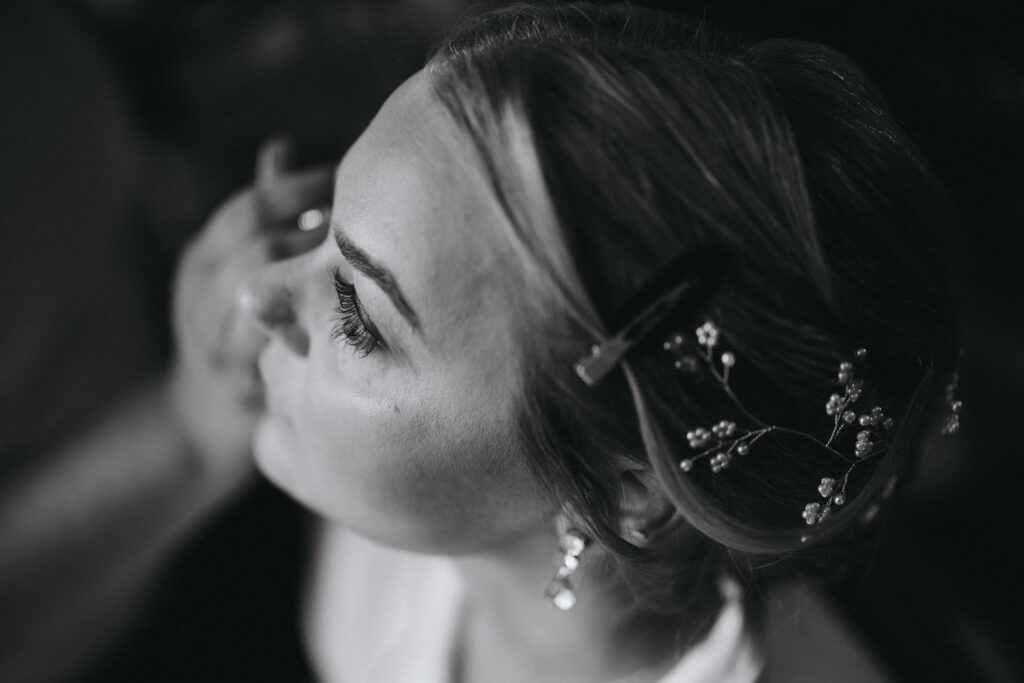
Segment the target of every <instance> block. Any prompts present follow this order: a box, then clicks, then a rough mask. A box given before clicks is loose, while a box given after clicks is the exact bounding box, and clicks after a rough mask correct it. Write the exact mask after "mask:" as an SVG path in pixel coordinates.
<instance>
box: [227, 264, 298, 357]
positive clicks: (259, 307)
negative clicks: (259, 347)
mask: <svg viewBox="0 0 1024 683" xmlns="http://www.w3.org/2000/svg"><path fill="white" fill-rule="evenodd" d="M297 260H300V259H287V260H285V261H278V262H275V263H271V264H269V265H266V266H264V267H262V268H261V269H260V270H259V271H258V272H256V273H254V274H253V275H252V276H250V278H249V279H248V280H247V281H246V282H245V284H244V285H243V286H242V288H241V290H240V291H239V294H238V305H239V308H241V310H242V311H244V312H245V313H246V314H247V315H248V316H250V317H251V318H252V319H253V320H255V321H256V323H257V324H258V325H259V326H260V327H261V328H263V330H264V331H265V332H266V333H267V334H268V335H270V336H273V337H277V338H278V339H280V340H281V341H283V342H284V343H285V345H286V346H287V347H288V348H290V349H291V350H292V351H293V352H295V353H296V354H297V355H299V356H305V355H306V354H307V353H308V352H309V333H308V331H307V330H306V328H305V327H304V325H303V323H302V321H301V318H300V316H299V314H298V306H297V304H298V303H299V301H298V297H299V296H300V294H299V289H298V288H297V287H296V284H297V282H296V275H297V273H295V272H294V263H293V262H294V261H297Z"/></svg>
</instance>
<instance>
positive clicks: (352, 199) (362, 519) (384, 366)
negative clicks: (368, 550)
mask: <svg viewBox="0 0 1024 683" xmlns="http://www.w3.org/2000/svg"><path fill="white" fill-rule="evenodd" d="M473 159H474V157H473V155H472V153H471V151H470V148H469V146H468V142H467V141H466V140H465V139H464V138H463V136H462V135H461V134H459V132H458V131H457V129H456V128H455V126H454V124H453V123H452V122H451V121H450V120H449V119H448V118H447V116H446V114H445V113H444V110H443V108H442V106H441V104H440V103H439V102H437V101H436V100H435V98H434V96H433V95H432V93H431V91H430V87H429V83H428V81H427V77H426V76H425V75H424V73H423V72H421V73H419V74H417V75H416V76H414V77H413V78H411V79H410V80H409V81H407V82H406V83H405V84H404V85H403V86H402V87H401V88H399V89H398V90H397V91H396V92H395V93H394V94H393V95H392V96H391V98H390V99H389V100H388V101H387V103H386V104H385V105H384V107H383V108H382V109H381V111H380V113H379V114H378V115H377V117H376V118H375V119H374V120H373V122H372V123H371V124H370V127H369V128H368V129H367V130H366V132H365V133H364V134H363V136H362V137H361V138H360V139H359V140H358V142H356V144H355V145H354V146H353V147H352V148H351V149H350V150H349V152H348V154H347V155H346V156H345V159H344V160H343V161H342V163H341V166H340V167H339V169H338V173H337V180H336V184H335V190H334V203H333V208H332V220H331V222H332V225H331V228H330V232H329V234H328V235H327V238H326V239H325V241H324V242H323V243H322V244H320V246H318V247H317V248H316V249H314V250H313V251H311V252H308V253H306V254H303V255H302V256H299V257H296V258H293V259H290V260H287V261H282V262H279V263H277V264H274V265H272V266H270V267H268V268H266V269H265V270H264V271H263V272H261V273H259V274H258V275H257V276H256V277H255V278H254V280H253V282H252V284H251V286H250V288H249V291H248V295H249V297H250V304H252V305H251V306H250V307H249V308H250V310H252V311H254V313H255V314H256V315H257V316H258V317H259V318H260V320H261V322H262V324H263V325H265V326H266V327H267V328H268V329H269V330H270V331H271V333H272V334H271V341H270V343H269V345H268V346H267V348H266V349H265V350H264V352H263V354H262V356H261V358H260V371H261V374H262V376H263V380H264V382H265V384H266V395H267V414H266V416H265V417H264V418H263V420H262V421H261V423H260V425H259V427H258V429H257V433H256V436H255V440H254V448H255V453H256V459H257V462H258V464H259V466H260V469H261V470H262V471H263V472H264V474H266V476H267V477H269V478H270V479H271V480H273V481H274V482H275V483H277V484H278V485H279V486H281V487H282V488H283V489H285V490H286V491H287V492H289V493H290V494H291V495H293V496H294V497H295V498H297V499H298V500H300V501H301V502H303V503H304V504H306V505H308V506H309V507H311V508H313V509H314V510H316V511H317V512H319V513H321V514H322V515H324V516H325V517H327V518H329V519H332V520H335V521H337V522H340V523H342V524H344V525H345V526H348V527H350V528H352V529H354V530H356V531H358V532H360V533H363V534H365V535H367V536H369V537H371V538H375V539H377V540H379V541H381V542H384V543H388V544H391V545H395V546H399V547H404V548H408V549H413V550H420V551H426V552H443V553H459V552H471V551H474V550H479V549H482V548H484V547H486V546H487V545H491V544H499V543H501V542H502V541H503V540H507V539H508V538H509V537H511V536H512V535H517V534H520V533H522V532H524V531H527V530H531V529H534V528H536V527H537V525H538V524H539V523H540V522H541V521H542V520H543V519H544V518H546V516H547V515H548V512H549V506H548V504H547V502H546V499H545V498H544V497H543V496H542V494H541V493H540V491H539V490H538V487H536V486H535V484H534V482H533V480H532V478H531V476H530V474H529V473H528V471H527V468H526V460H525V457H524V454H523V452H522V451H521V448H520V446H519V445H518V444H517V440H516V438H515V436H514V434H515V432H514V417H515V414H516V411H517V408H516V404H517V401H518V400H519V393H520V391H521V389H520V386H519V378H520V377H521V375H522V372H521V360H520V354H519V352H518V350H517V345H516V341H515V340H516V338H517V336H519V335H522V334H523V331H522V329H523V325H522V322H521V318H522V316H521V315H520V316H516V315H515V312H516V311H517V310H522V297H523V294H522V292H521V289H522V288H521V287H520V288H517V287H516V286H515V284H516V282H519V283H522V282H523V281H524V278H523V277H522V276H521V275H517V273H518V272H519V271H518V269H517V268H516V267H515V265H514V264H515V261H514V260H513V258H512V257H511V252H510V250H508V249H507V248H505V247H504V246H503V244H504V242H503V241H502V240H501V239H500V234H501V231H500V229H499V226H500V221H503V220H506V219H505V218H503V214H502V213H501V211H500V209H499V207H498V205H497V203H496V202H495V201H494V199H493V198H492V195H491V193H490V192H489V191H488V189H487V186H486V184H485V181H484V180H483V179H482V178H483V174H482V173H481V172H480V171H479V170H478V168H477V167H476V166H475V165H474V162H473ZM517 297H518V298H517Z"/></svg>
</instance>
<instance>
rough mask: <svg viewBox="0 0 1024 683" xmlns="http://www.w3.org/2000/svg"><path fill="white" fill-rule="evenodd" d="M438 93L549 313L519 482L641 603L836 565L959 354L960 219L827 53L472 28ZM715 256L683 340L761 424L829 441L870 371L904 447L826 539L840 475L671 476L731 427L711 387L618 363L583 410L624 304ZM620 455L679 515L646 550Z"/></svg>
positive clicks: (815, 465)
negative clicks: (838, 416) (622, 571)
mask: <svg viewBox="0 0 1024 683" xmlns="http://www.w3.org/2000/svg"><path fill="white" fill-rule="evenodd" d="M428 73H429V77H430V78H431V81H432V84H433V87H434V89H435V93H436V94H437V96H438V97H439V99H440V101H441V102H442V103H443V105H444V106H445V107H446V109H447V110H448V111H449V112H450V113H451V115H452V117H453V118H454V120H455V121H456V123H457V125H458V126H459V127H460V128H461V130H463V131H464V132H465V133H466V134H467V135H468V136H469V138H470V139H471V140H472V142H473V144H474V147H475V149H476V150H477V152H478V153H479V157H480V162H481V164H482V167H483V168H484V170H485V171H486V173H487V177H488V179H489V181H490V184H491V186H492V189H493V191H494V193H495V196H496V198H497V199H498V201H499V203H500V204H501V206H502V208H503V210H504V212H505V213H506V214H507V216H508V219H509V221H508V222H509V225H510V226H511V229H512V232H513V234H512V239H513V241H514V243H515V244H516V245H517V248H518V249H519V250H520V252H521V254H522V258H523V263H524V264H525V266H524V267H525V268H526V272H527V275H528V278H529V281H530V282H532V283H533V286H532V287H531V289H532V290H535V291H536V292H539V294H538V295H537V297H536V299H537V301H536V304H535V305H536V306H537V307H538V310H539V312H540V316H539V319H540V320H543V321H545V327H544V333H543V334H537V333H536V332H534V334H533V335H532V341H531V340H530V339H528V340H527V346H526V348H525V350H524V353H526V354H528V356H527V357H528V359H529V361H530V363H529V364H528V365H529V367H530V370H529V376H528V377H527V378H526V385H525V387H526V390H525V392H524V399H523V407H522V411H521V412H522V415H521V432H522V435H523V438H524V441H525V442H526V443H527V444H528V446H529V448H528V450H529V453H530V458H531V466H532V469H533V471H534V473H535V474H536V476H537V478H538V480H539V481H540V482H542V483H543V484H544V485H545V486H547V487H548V489H549V490H550V492H551V494H552V496H553V497H554V498H555V500H558V501H568V502H570V503H571V504H572V506H573V508H574V509H575V510H576V511H577V512H578V514H580V515H581V516H582V517H583V518H584V520H585V522H586V524H587V527H588V530H589V531H590V532H591V533H593V534H594V536H595V537H596V538H597V539H598V540H599V541H600V542H601V543H602V545H604V546H605V547H606V548H608V549H609V550H610V551H611V552H612V554H613V556H615V557H617V558H621V559H622V560H623V563H622V565H623V566H624V567H626V568H627V571H626V573H627V574H628V575H629V577H630V578H629V584H630V585H631V586H632V587H633V589H634V592H635V594H636V597H637V598H638V599H640V602H642V603H644V604H646V605H649V606H650V605H657V608H653V607H652V609H654V610H655V611H661V612H663V613H665V614H669V613H678V612H679V611H681V610H682V609H691V608H692V607H693V601H694V599H695V598H694V595H693V594H694V591H693V586H694V584H695V583H707V582H709V581H711V580H712V579H713V578H714V577H715V576H717V575H718V574H719V573H721V572H722V571H723V570H724V569H726V568H727V567H728V563H731V564H732V566H733V568H734V570H735V571H737V572H738V573H740V574H743V575H744V576H745V578H746V579H747V580H748V581H753V580H755V579H758V578H762V577H764V576H769V572H767V571H765V570H762V571H754V570H753V568H754V567H756V566H762V567H764V566H766V565H770V566H772V567H773V568H775V569H777V568H779V567H780V566H782V565H784V566H786V567H796V568H798V569H801V570H810V569H818V570H822V571H823V572H825V573H828V572H829V571H832V570H833V569H835V568H837V567H841V566H843V564H844V563H845V562H846V560H847V559H848V557H849V555H848V553H849V552H851V551H852V550H853V549H854V548H856V547H857V544H858V543H859V542H860V541H861V539H863V538H864V537H865V534H864V529H863V526H864V524H863V519H864V516H865V512H866V511H868V510H869V508H872V506H875V505H877V502H878V501H879V500H880V498H882V497H883V493H884V494H885V495H886V496H887V495H888V493H889V491H887V490H886V489H887V488H891V484H889V486H888V487H887V482H890V481H891V480H892V478H893V475H895V474H901V473H903V472H905V471H906V470H907V469H908V467H909V464H910V462H911V460H912V455H913V454H914V452H915V451H916V449H917V448H918V447H919V444H920V441H921V439H922V436H923V434H924V432H925V431H926V427H927V426H928V425H929V424H930V422H929V415H930V414H931V412H932V409H933V407H934V403H935V402H936V401H937V400H938V394H939V393H941V392H939V391H938V389H940V388H941V386H940V385H941V382H940V379H941V377H942V376H943V375H944V374H945V373H948V372H951V371H952V369H953V366H954V363H955V353H956V349H955V332H954V329H953V325H952V315H951V308H952V305H951V297H950V294H949V285H950V275H949V267H948V265H949V264H948V259H947V245H948V240H949V239H950V237H951V235H953V229H954V225H953V223H952V219H951V215H952V212H951V211H950V209H949V206H948V204H947V202H946V199H945V195H944V193H943V191H942V189H941V187H940V186H939V184H938V182H937V181H936V180H935V178H934V177H933V174H932V172H931V171H930V170H929V168H928V166H927V164H926V163H925V161H924V160H923V158H922V156H921V154H920V153H919V152H918V151H917V150H916V149H915V147H914V145H913V144H912V143H911V142H910V140H909V138H908V137H907V135H906V134H905V133H904V132H903V131H902V130H901V129H900V128H899V126H898V125H897V124H896V122H895V121H894V118H893V116H892V115H891V114H890V113H889V112H888V111H887V109H886V107H885V105H884V103H883V102H882V98H881V97H880V96H879V94H878V93H877V92H876V91H875V89H874V88H873V86H872V85H871V84H870V83H869V82H868V80H867V78H866V77H865V76H864V75H863V74H862V73H861V72H860V71H859V70H858V69H857V67H856V66H854V65H853V64H852V63H851V62H850V61H849V60H848V59H847V58H846V57H844V56H843V55H841V54H839V53H837V52H835V51H834V50H832V49H829V48H827V47H823V46H821V45H817V44H812V43H806V42H798V41H792V40H766V41H759V42H745V41H743V40H742V39H740V38H737V37H735V36H731V35H725V34H720V33H716V32H713V31H711V30H710V29H708V28H707V27H706V26H704V25H702V24H699V23H696V22H693V21H692V20H689V19H686V18H683V17H679V16H676V15H674V14H671V13H666V12H659V11H653V10H647V9H641V8H637V7H632V6H629V5H611V6H595V5H593V4H590V3H574V4H551V5H543V6H526V5H515V6H511V7H507V8H504V9H501V10H498V11H494V12H490V13H487V14H485V15H483V16H480V17H477V18H474V19H470V20H469V21H467V22H466V23H465V24H463V26H462V27H461V28H460V29H458V30H457V31H456V32H455V33H454V35H452V36H451V37H450V38H448V39H447V40H446V41H445V42H444V43H443V44H441V45H440V46H439V47H438V48H436V50H435V51H434V53H433V54H432V56H431V58H430V60H429V62H428ZM708 248H715V249H724V250H726V251H727V252H728V253H729V254H730V255H731V258H730V266H729V267H728V269H727V271H726V272H725V273H724V275H723V277H722V282H721V284H720V286H719V287H718V288H717V289H716V291H715V292H714V294H713V296H711V298H710V299H709V300H708V301H706V302H705V303H704V305H703V306H701V307H700V310H699V311H698V312H697V314H695V315H688V316H686V317H683V318H680V319H678V320H676V321H673V322H674V323H676V328H677V329H678V330H679V331H680V332H683V333H684V334H689V333H690V332H691V331H692V330H693V328H694V327H696V326H698V325H699V324H700V323H701V322H703V321H704V320H705V319H711V320H714V321H716V323H717V324H718V325H719V326H720V328H721V330H722V336H723V339H724V342H725V343H726V344H727V345H728V348H729V349H731V350H733V351H735V354H736V357H737V358H738V359H739V360H738V362H737V365H736V367H735V368H733V374H732V377H731V386H732V388H733V389H734V391H735V393H736V395H738V396H740V397H742V401H743V405H744V406H745V407H746V408H747V409H749V411H750V412H751V413H752V414H754V415H756V416H758V417H759V418H760V419H762V420H763V421H764V422H766V423H768V424H775V425H785V426H786V427H790V428H793V429H797V430H801V431H805V432H808V433H811V434H822V433H824V434H823V436H827V434H828V432H829V431H831V428H832V424H831V421H830V420H829V419H828V418H826V417H825V416H824V414H823V413H824V410H823V409H824V405H825V400H826V398H827V397H828V396H829V394H830V393H831V392H833V391H835V388H836V379H835V372H836V367H837V365H838V363H839V362H840V361H842V360H846V359H847V358H848V357H850V355H851V354H852V352H853V350H854V349H855V348H858V347H862V346H863V347H866V348H867V349H869V359H868V360H869V362H868V366H867V369H866V371H865V374H864V377H865V397H864V398H863V399H862V402H861V403H860V405H879V406H883V407H884V409H885V412H886V414H887V415H891V416H893V417H894V418H895V425H896V426H895V428H894V429H893V434H892V436H891V438H890V439H889V445H888V447H887V449H886V451H885V452H884V454H882V455H881V456H878V457H875V458H872V459H871V462H870V465H868V464H867V463H865V465H864V466H863V467H861V466H858V467H857V468H856V470H855V475H857V476H856V478H855V479H851V486H850V492H851V493H850V494H849V495H848V501H847V503H846V505H844V506H843V507H842V508H839V509H837V510H836V511H835V514H833V515H832V517H831V518H830V519H829V520H828V521H827V522H823V523H821V524H817V525H815V526H814V527H807V526H806V525H805V524H804V521H803V520H802V519H801V517H800V511H801V509H802V508H803V505H804V503H806V502H809V501H813V500H815V499H816V496H815V489H816V486H817V484H818V482H819V481H820V478H821V477H822V476H823V475H828V474H830V475H832V476H836V477H837V478H838V476H841V475H842V473H843V471H844V469H845V464H844V463H842V462H837V459H836V457H835V455H834V454H830V453H828V452H823V449H821V448H815V447H813V446H811V447H808V445H807V442H802V441H799V440H793V439H784V438H778V437H777V436H771V435H770V436H769V437H766V438H765V439H763V440H761V441H760V442H759V443H758V445H757V447H756V449H755V450H754V451H753V452H752V453H751V455H750V456H747V457H746V458H744V459H743V461H742V462H741V463H738V464H737V465H736V466H734V467H733V468H731V469H729V470H728V471H727V472H726V473H723V474H717V475H713V474H712V473H711V472H710V471H709V468H706V467H700V468H695V469H694V471H693V472H690V473H684V472H682V471H681V470H680V468H679V462H680V460H681V459H682V458H684V457H686V453H687V452H688V447H687V443H686V437H685V434H686V433H687V431H688V430H692V429H694V428H695V427H697V426H700V425H708V424H712V423H714V422H716V421H718V420H720V419H723V418H730V419H735V420H737V422H739V421H740V420H741V419H742V417H741V413H738V412H737V407H736V406H735V405H734V404H733V403H730V402H729V401H728V400H727V397H726V396H725V395H724V392H722V391H721V387H715V386H709V385H708V384H705V385H703V386H702V385H700V384H699V383H694V382H686V381H684V380H683V379H682V378H681V377H680V373H678V372H676V371H675V370H673V367H672V363H671V362H670V361H667V360H665V358H664V357H661V356H659V355H657V354H647V355H639V354H633V355H630V356H628V357H627V361H626V362H625V363H624V364H623V370H624V371H616V372H615V373H613V374H612V375H609V376H608V377H607V378H606V379H605V380H604V381H602V382H601V383H600V384H599V385H598V386H596V387H594V388H588V387H586V386H584V384H583V383H582V382H580V381H579V378H578V377H576V375H575V374H574V373H573V371H572V364H573V362H574V361H575V360H577V359H578V358H579V357H580V356H582V355H584V354H585V353H586V351H587V349H589V348H590V345H591V344H593V343H595V342H597V341H601V340H603V339H606V338H608V337H609V336H610V335H611V334H614V333H615V332H616V331H617V330H616V329H615V326H616V325H617V324H620V323H621V321H620V320H617V313H616V311H618V310H619V309H620V307H621V306H622V304H623V302H624V301H626V300H627V299H628V298H629V297H630V295H632V294H633V293H635V292H636V291H637V290H638V289H639V288H641V286H643V285H644V283H646V282H648V281H649V280H650V279H651V278H652V277H654V276H655V275H656V274H657V273H659V271H660V270H661V269H662V268H663V267H664V266H665V265H666V264H667V263H670V262H671V261H673V260H674V259H676V258H678V257H680V256H682V255H685V254H692V253H694V252H696V251H698V250H701V249H708ZM711 384H713V383H711ZM849 452H852V449H850V450H849ZM622 457H626V458H628V459H630V460H632V461H633V462H635V463H636V465H637V467H638V468H646V469H648V470H649V471H653V472H654V473H655V474H656V477H657V479H656V480H657V482H658V487H659V488H660V492H661V493H662V494H663V495H664V496H665V497H666V498H667V499H668V500H670V501H671V503H672V508H673V512H674V514H673V515H672V517H671V518H670V519H669V520H668V521H666V522H664V523H663V524H661V526H660V527H659V528H658V529H657V530H656V533H652V534H651V535H650V538H649V542H648V544H646V545H645V547H640V546H638V545H634V544H633V543H630V542H629V541H627V540H626V539H624V538H623V537H622V533H621V523H622V519H621V517H622V514H623V511H622V510H621V509H620V500H621V496H622V489H621V477H620V475H621V466H620V465H617V464H616V463H618V462H621V460H619V459H620V458H622ZM818 500H820V498H818ZM692 529H696V530H697V531H698V532H699V533H700V536H699V537H697V540H695V535H694V534H693V532H692ZM780 559H784V560H786V561H785V562H781V563H780V562H779V560H780ZM712 592H713V591H712Z"/></svg>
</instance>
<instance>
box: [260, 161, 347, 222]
mask: <svg viewBox="0 0 1024 683" xmlns="http://www.w3.org/2000/svg"><path fill="white" fill-rule="evenodd" d="M333 191H334V167H333V166H330V165H324V166H315V167H313V168H307V169H303V170H301V171H288V172H286V173H279V174H277V175H274V176H272V177H264V178H257V179H256V195H257V201H258V202H259V205H260V208H261V210H262V211H263V215H264V218H265V220H266V221H267V222H269V223H281V224H291V225H294V221H295V219H296V218H298V216H299V214H301V213H302V212H303V211H305V210H306V209H310V208H313V207H316V206H320V205H329V204H330V203H331V195H332V194H333Z"/></svg>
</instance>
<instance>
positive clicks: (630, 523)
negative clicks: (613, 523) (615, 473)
mask: <svg viewBox="0 0 1024 683" xmlns="http://www.w3.org/2000/svg"><path fill="white" fill-rule="evenodd" d="M631 465H632V467H631V468H630V469H625V470H623V472H622V474H620V476H619V490H620V496H619V510H620V513H619V527H620V529H619V534H620V535H621V536H622V538H623V540H625V541H626V542H627V543H631V544H633V545H635V546H639V547H641V548H643V547H646V546H647V545H648V542H649V538H650V536H651V534H653V533H654V532H655V531H657V529H659V528H661V527H662V526H663V525H664V524H665V522H666V521H667V520H668V519H670V518H671V517H672V516H673V514H674V512H675V506H674V505H672V503H671V501H670V500H669V499H668V497H667V496H665V495H664V494H663V493H662V491H661V489H660V488H659V486H658V482H657V478H656V477H655V476H654V473H653V472H651V471H650V470H646V469H638V468H637V467H636V463H631Z"/></svg>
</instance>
